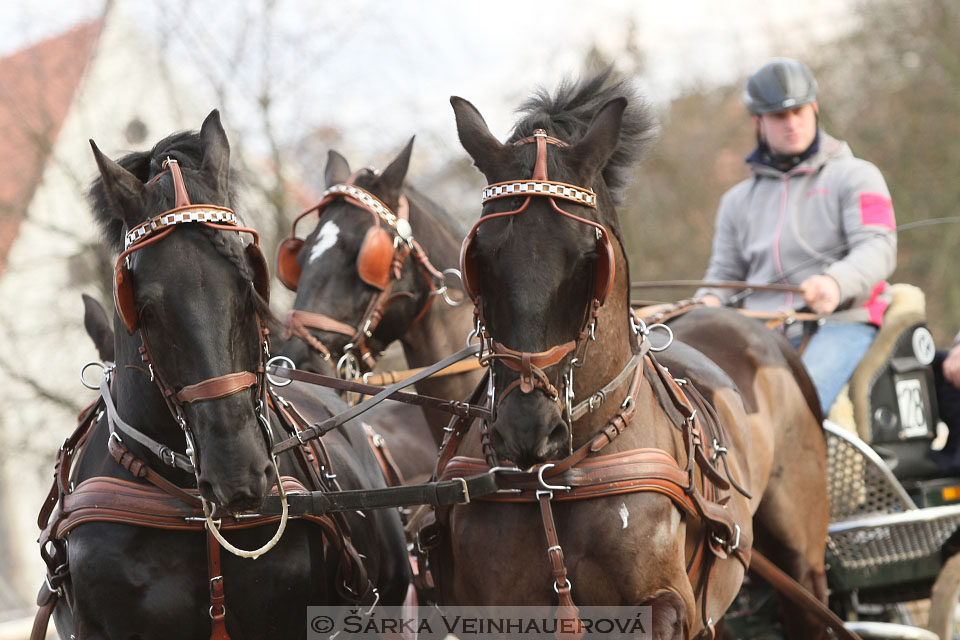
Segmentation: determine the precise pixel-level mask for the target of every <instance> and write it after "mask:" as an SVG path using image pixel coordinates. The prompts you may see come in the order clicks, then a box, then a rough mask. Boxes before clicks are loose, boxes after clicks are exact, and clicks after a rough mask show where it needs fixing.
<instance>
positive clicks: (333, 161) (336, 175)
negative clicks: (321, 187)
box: [323, 149, 350, 189]
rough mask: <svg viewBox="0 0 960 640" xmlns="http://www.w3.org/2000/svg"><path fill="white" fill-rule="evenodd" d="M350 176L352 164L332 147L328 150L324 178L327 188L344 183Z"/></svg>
mask: <svg viewBox="0 0 960 640" xmlns="http://www.w3.org/2000/svg"><path fill="white" fill-rule="evenodd" d="M349 178H350V164H349V163H348V162H347V159H346V158H344V157H343V156H342V155H340V154H339V153H337V152H336V151H334V150H333V149H330V151H328V152H327V167H326V169H324V170H323V179H324V180H325V181H326V183H327V189H329V188H330V187H332V186H333V185H335V184H343V183H344V182H346V181H347V180H348V179H349Z"/></svg>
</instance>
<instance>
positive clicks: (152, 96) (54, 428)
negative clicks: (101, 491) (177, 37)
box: [0, 13, 213, 603]
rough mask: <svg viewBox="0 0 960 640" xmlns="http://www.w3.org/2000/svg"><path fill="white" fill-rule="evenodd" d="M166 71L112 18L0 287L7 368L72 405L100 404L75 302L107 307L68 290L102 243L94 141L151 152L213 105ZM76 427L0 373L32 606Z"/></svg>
mask: <svg viewBox="0 0 960 640" xmlns="http://www.w3.org/2000/svg"><path fill="white" fill-rule="evenodd" d="M171 73H172V72H171V71H170V70H169V69H167V70H164V69H163V68H162V66H161V61H160V60H159V59H158V55H157V48H156V47H154V46H151V45H150V44H149V42H148V39H147V38H146V37H145V36H144V35H143V34H142V33H138V32H137V31H136V30H135V29H133V28H132V27H131V26H130V23H129V22H128V21H127V20H126V19H125V18H124V17H123V16H122V15H120V14H118V13H113V14H112V15H111V16H110V17H109V19H108V23H107V25H106V26H105V28H104V31H103V33H102V35H101V39H100V42H99V45H98V47H97V49H96V51H95V54H94V59H93V61H92V64H91V65H90V66H89V67H88V73H87V75H86V77H85V78H84V80H83V82H82V84H81V85H80V88H79V90H78V92H77V94H75V97H74V105H73V108H72V110H71V112H70V114H69V116H68V117H67V119H66V121H65V122H64V125H63V128H62V129H61V132H60V136H59V139H58V140H57V142H56V144H55V147H54V151H53V158H52V160H51V162H49V163H48V165H47V166H46V168H45V171H44V173H43V179H42V183H41V185H40V187H39V188H38V190H37V192H36V194H35V197H34V199H33V201H32V202H31V203H30V205H29V208H28V211H27V216H26V220H25V221H24V222H23V224H22V226H21V228H20V233H19V236H18V237H17V239H16V241H15V244H14V245H13V247H12V248H11V251H10V253H9V256H8V264H7V267H6V270H5V271H4V272H3V274H2V277H0V300H2V301H3V303H0V345H2V347H0V348H2V349H3V351H4V359H6V360H9V361H13V362H16V363H18V364H19V367H20V373H21V374H22V375H23V376H26V377H29V378H31V379H33V380H36V381H37V382H39V383H41V384H42V385H43V386H44V387H46V388H48V389H51V390H55V391H56V392H57V393H58V394H61V395H63V396H66V397H68V398H70V399H71V401H72V402H73V403H74V404H75V405H76V406H77V407H80V406H83V405H86V404H87V403H89V402H91V401H93V400H94V399H95V392H93V391H89V390H87V389H85V388H83V387H82V386H81V385H80V383H79V378H78V373H79V370H80V368H81V366H82V365H83V363H85V362H87V361H89V360H94V359H96V357H97V355H96V351H95V350H94V348H93V345H92V343H91V342H90V340H89V339H88V338H87V336H86V333H85V331H84V329H83V305H82V302H81V299H80V293H81V292H86V293H89V294H91V295H93V296H94V297H96V298H102V296H101V294H100V293H99V292H98V291H97V290H96V285H95V284H94V283H84V284H80V285H77V284H74V283H73V282H72V280H71V275H72V274H71V272H72V271H73V272H76V271H77V268H76V265H77V262H76V261H75V256H76V255H77V254H78V252H81V251H82V250H83V248H82V245H83V243H87V242H91V241H95V240H96V239H97V238H98V237H99V228H98V227H97V226H96V224H95V223H94V220H93V217H92V214H91V213H90V210H89V207H88V205H87V202H86V198H85V190H86V188H87V187H88V186H89V184H90V182H91V181H92V179H93V178H94V177H95V175H96V165H95V164H94V160H93V155H92V153H91V151H90V145H89V143H88V141H87V140H88V138H93V139H95V140H96V142H97V144H98V146H99V147H100V148H101V149H102V150H103V151H104V152H105V153H107V154H108V155H110V156H112V157H117V156H118V155H121V154H122V153H124V152H126V151H131V150H140V149H146V148H149V147H150V146H152V145H153V144H154V143H156V142H157V141H158V140H159V139H161V138H162V137H164V136H166V135H167V134H169V133H172V132H173V131H177V130H182V129H188V128H190V129H196V128H199V126H200V123H201V122H202V121H203V117H204V116H205V115H206V113H207V112H208V110H209V108H210V107H211V106H213V105H210V104H199V100H198V99H197V97H196V94H195V93H193V92H191V91H189V90H187V89H186V88H181V90H180V91H177V92H171V91H168V90H167V87H168V86H169V84H168V78H169V75H170V74H171ZM135 117H136V118H139V119H140V120H141V121H143V122H144V123H146V125H147V130H148V132H147V136H146V140H144V141H143V142H140V143H138V144H131V143H130V142H128V141H127V140H126V139H125V137H124V130H125V128H126V125H127V123H128V122H130V121H131V120H132V119H133V118H135ZM105 302H110V300H109V299H107V300H105ZM108 308H112V304H111V305H110V307H108ZM94 377H95V376H94ZM75 421H76V412H75V411H73V410H69V409H66V408H64V407H62V406H60V405H58V404H56V403H51V402H49V401H46V400H44V399H43V398H41V397H39V396H38V394H37V393H36V391H34V390H33V389H31V388H30V387H29V386H28V385H26V384H23V383H21V382H18V381H17V380H14V379H11V378H10V376H8V375H6V374H4V373H3V372H2V371H0V442H3V443H4V445H5V446H4V447H2V448H0V492H2V493H0V498H2V499H0V504H2V505H3V510H4V515H5V522H4V523H3V524H0V535H4V536H9V537H10V540H11V547H12V549H13V552H14V560H15V562H14V565H13V566H12V567H10V568H9V572H10V575H8V576H7V579H8V581H10V582H11V583H13V584H14V585H15V586H16V587H17V588H18V589H19V590H20V591H21V592H22V593H23V594H24V598H25V600H26V602H29V603H32V602H33V599H34V597H35V595H36V591H37V589H38V588H39V586H40V584H41V582H42V579H43V563H42V562H41V560H40V557H39V554H38V550H37V545H36V538H37V535H38V533H39V531H38V529H37V524H36V517H37V512H38V510H39V507H40V504H41V501H42V499H43V496H44V495H45V493H46V491H47V489H48V488H49V484H50V480H51V479H52V469H53V467H52V465H53V460H54V456H55V454H56V451H57V449H58V448H59V445H60V443H61V442H62V441H63V439H64V437H66V436H67V435H68V434H69V433H70V432H71V431H72V430H73V428H74V426H75Z"/></svg>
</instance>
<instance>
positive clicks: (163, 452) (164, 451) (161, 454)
mask: <svg viewBox="0 0 960 640" xmlns="http://www.w3.org/2000/svg"><path fill="white" fill-rule="evenodd" d="M116 433H117V432H116V431H114V432H113V435H116ZM167 455H169V456H170V459H169V460H168V459H167V458H166V456H167ZM157 457H158V458H160V462H162V463H163V464H165V465H168V466H171V467H176V466H177V456H176V455H175V454H174V452H173V450H172V449H171V448H170V447H166V446H163V445H161V446H160V450H159V451H157Z"/></svg>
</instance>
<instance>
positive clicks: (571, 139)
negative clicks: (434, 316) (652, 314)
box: [451, 72, 652, 467]
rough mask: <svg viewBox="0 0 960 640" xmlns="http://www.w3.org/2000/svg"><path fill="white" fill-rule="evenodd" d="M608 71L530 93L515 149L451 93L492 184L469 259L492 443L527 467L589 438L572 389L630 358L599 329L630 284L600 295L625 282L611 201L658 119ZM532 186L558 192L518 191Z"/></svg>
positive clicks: (620, 309)
mask: <svg viewBox="0 0 960 640" xmlns="http://www.w3.org/2000/svg"><path fill="white" fill-rule="evenodd" d="M608 80H609V72H606V73H603V74H600V75H598V76H596V77H594V78H591V79H589V80H586V81H583V82H580V83H576V84H574V83H565V84H563V85H561V87H560V88H559V90H558V91H557V93H556V95H555V96H549V95H547V94H546V93H540V94H538V95H537V96H535V97H533V98H532V99H530V100H528V101H527V103H526V104H525V105H524V106H523V108H522V110H523V111H524V112H525V115H524V116H523V117H522V119H521V120H520V122H519V123H518V124H517V125H516V128H515V129H514V131H513V133H512V135H511V136H510V139H509V140H508V141H507V143H506V144H501V143H500V142H499V141H498V140H497V139H496V138H495V137H494V136H493V135H491V133H490V131H489V129H488V128H487V125H486V123H485V122H484V120H483V118H482V117H481V115H480V113H479V112H478V111H477V109H476V108H475V107H474V106H473V105H472V104H470V103H469V102H467V101H465V100H463V99H461V98H457V97H454V98H452V99H451V103H452V105H453V109H454V112H455V113H456V120H457V131H458V133H459V136H460V141H461V142H462V144H463V146H464V148H465V149H466V150H467V152H468V153H469V154H470V156H471V157H472V158H473V160H474V163H475V164H476V166H477V167H478V168H479V169H480V171H481V172H483V174H484V175H485V176H486V178H487V180H488V183H489V184H490V185H491V186H490V187H488V188H487V189H486V190H485V191H484V202H485V204H484V208H483V214H482V217H481V219H480V222H478V223H477V225H476V226H475V227H474V229H473V231H471V234H470V235H468V237H467V239H466V241H465V242H464V247H463V250H462V265H461V268H462V270H463V271H464V277H465V280H466V283H467V288H468V289H469V290H470V293H471V295H472V296H473V297H474V301H475V302H476V304H477V309H478V312H479V318H480V320H481V322H482V325H483V327H484V328H485V330H486V332H487V336H486V337H485V340H486V341H487V343H488V345H489V346H491V347H492V349H493V352H494V356H493V358H492V362H493V365H492V372H493V374H494V380H495V383H494V394H493V395H494V408H495V418H494V420H493V422H492V430H491V442H492V444H493V447H494V450H495V451H496V452H497V454H498V455H500V456H502V457H505V458H509V459H510V460H513V461H514V462H515V463H517V464H518V465H519V466H521V467H528V466H531V465H533V464H536V463H539V462H544V461H547V460H551V459H557V458H560V457H563V456H564V455H566V454H568V453H569V452H570V451H571V449H572V447H573V446H574V444H579V443H580V442H582V441H583V440H584V439H585V437H586V435H582V436H581V435H578V434H576V433H574V429H573V427H572V422H573V421H572V420H571V419H570V416H569V411H568V409H567V407H569V403H568V400H567V399H568V397H572V396H573V393H574V389H579V390H581V391H583V390H588V389H582V387H584V386H585V385H587V382H588V381H592V380H602V381H603V382H606V381H607V380H609V379H610V378H611V377H613V376H615V375H616V371H617V370H618V369H617V368H618V367H620V366H622V365H623V354H626V355H625V357H626V358H629V356H630V350H631V345H630V340H629V336H626V335H623V336H620V337H619V338H618V339H616V340H611V339H610V335H609V334H605V335H604V337H605V338H607V339H604V340H601V339H600V337H601V336H600V334H601V332H602V331H613V330H614V329H615V327H614V325H616V327H622V326H627V327H629V323H628V322H627V320H626V314H627V313H628V312H629V299H628V293H627V294H623V295H621V294H620V292H621V291H623V289H622V288H621V287H619V286H617V287H613V289H612V290H613V291H617V292H618V294H617V296H611V297H610V299H606V300H605V298H606V293H607V292H608V291H610V290H611V284H612V280H613V278H614V277H616V280H617V284H618V285H619V284H622V279H623V278H626V277H627V274H626V271H627V270H626V257H625V255H624V254H623V251H622V246H621V243H620V242H614V241H613V240H619V237H620V231H619V225H618V221H617V216H616V211H615V209H614V200H615V198H618V197H619V192H620V190H622V189H623V187H624V186H625V184H626V180H625V179H626V177H627V176H626V172H627V169H628V168H629V165H630V164H631V163H632V162H633V161H634V160H635V159H636V158H637V157H638V155H639V152H640V151H641V150H642V147H643V143H644V142H645V141H646V140H647V139H648V138H649V137H650V132H651V129H652V126H651V122H650V120H649V118H648V116H647V115H646V113H645V111H644V109H643V108H642V106H641V104H640V102H639V101H637V100H635V99H634V96H633V93H632V91H631V90H630V88H629V86H627V85H626V84H624V83H618V84H611V83H609V82H608ZM534 183H538V184H539V186H537V185H535V184H534ZM534 188H536V189H541V188H543V189H547V190H548V192H549V194H550V196H547V195H546V194H544V195H533V196H529V195H522V194H526V193H530V191H528V189H534ZM551 190H552V191H551ZM594 196H595V198H594ZM611 236H612V238H611ZM627 289H628V287H627ZM614 297H615V298H616V299H613V298H614ZM611 314H614V315H616V316H617V317H616V320H615V321H610V322H605V317H606V316H608V315H611ZM621 314H622V315H621ZM598 322H599V324H598ZM594 335H596V337H597V340H596V344H597V345H598V346H596V347H593V348H592V349H591V350H590V351H589V352H588V351H587V347H588V345H589V344H590V343H591V342H593V339H592V338H593V336H594ZM599 345H603V347H602V348H601V347H600V346H599ZM603 349H613V351H611V352H610V353H607V352H604V351H603ZM575 360H576V361H575ZM571 372H575V373H576V376H579V379H578V380H576V381H573V378H574V376H573V374H572V373H571ZM604 378H605V379H604ZM572 381H573V383H572V384H571V382H572ZM601 385H602V383H601V384H599V385H598V384H593V386H592V388H590V389H589V391H591V392H592V391H593V390H595V389H596V388H598V387H599V386H601ZM578 424H579V423H578Z"/></svg>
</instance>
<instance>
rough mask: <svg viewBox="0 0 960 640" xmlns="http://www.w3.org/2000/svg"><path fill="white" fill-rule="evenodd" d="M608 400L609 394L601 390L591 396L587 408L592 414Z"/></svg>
mask: <svg viewBox="0 0 960 640" xmlns="http://www.w3.org/2000/svg"><path fill="white" fill-rule="evenodd" d="M606 399H607V394H605V393H604V392H603V389H600V390H599V391H597V392H596V393H594V394H593V395H592V396H590V398H589V399H588V400H587V408H588V409H589V410H590V412H591V413H592V412H593V410H594V409H597V408H599V407H600V405H602V404H603V401H604V400H606Z"/></svg>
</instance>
